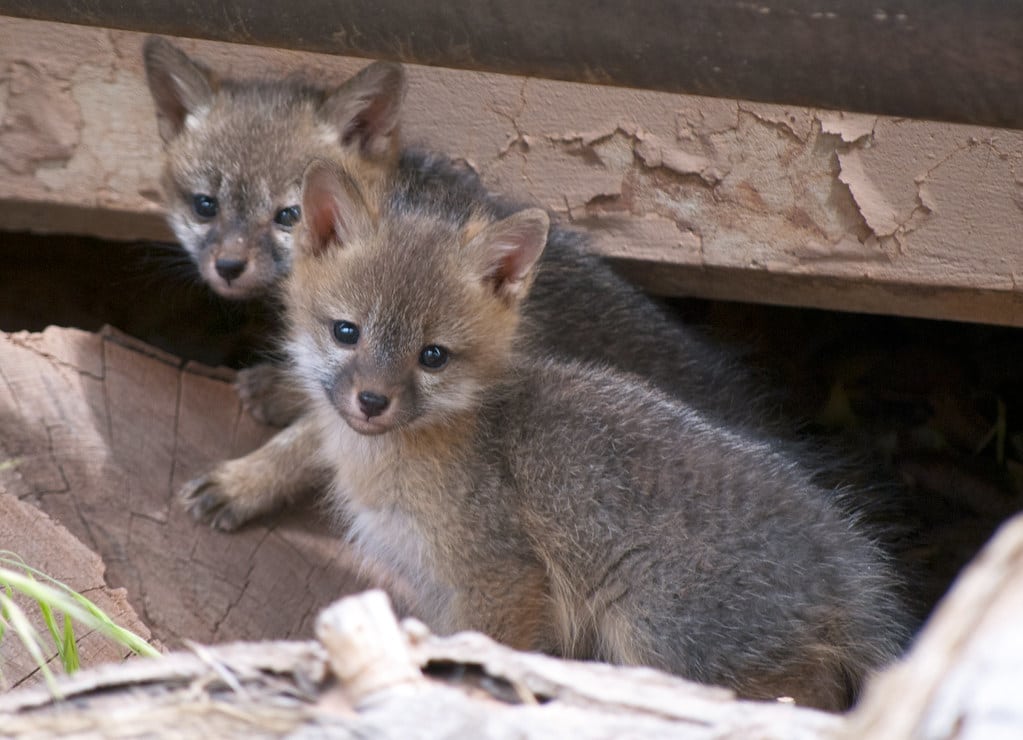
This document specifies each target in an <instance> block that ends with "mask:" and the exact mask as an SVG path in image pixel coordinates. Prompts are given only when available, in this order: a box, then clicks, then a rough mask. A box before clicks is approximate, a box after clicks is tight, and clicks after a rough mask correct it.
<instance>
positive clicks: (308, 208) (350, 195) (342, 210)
mask: <svg viewBox="0 0 1023 740" xmlns="http://www.w3.org/2000/svg"><path fill="white" fill-rule="evenodd" d="M370 221H371V217H370V214H369V210H368V208H367V206H366V202H365V201H364V200H363V198H362V194H361V193H360V192H359V189H358V188H357V187H356V185H355V183H354V182H352V179H351V178H350V177H348V175H346V174H345V173H344V171H342V170H341V169H339V168H338V167H337V166H336V165H335V164H333V163H332V162H329V161H327V160H324V159H315V160H313V161H312V162H311V163H310V164H309V166H308V167H306V170H305V175H304V176H303V177H302V224H303V233H302V236H301V237H300V238H299V239H298V240H297V241H296V249H298V250H299V251H300V252H302V253H304V254H306V255H309V256H313V257H315V256H318V255H320V254H322V253H323V252H324V251H326V250H327V249H328V248H330V247H331V246H332V245H338V244H340V245H342V246H343V245H344V244H346V243H348V242H350V241H351V240H352V239H353V238H354V237H355V236H356V235H358V234H360V233H362V231H363V230H364V229H366V228H367V227H368V225H369V223H370Z"/></svg>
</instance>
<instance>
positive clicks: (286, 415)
mask: <svg viewBox="0 0 1023 740" xmlns="http://www.w3.org/2000/svg"><path fill="white" fill-rule="evenodd" d="M234 387H235V390H236V391H237V393H238V398H239V399H241V402H242V407H243V408H244V409H245V410H246V411H248V412H249V414H251V415H252V418H254V419H255V420H256V421H258V422H260V423H261V424H267V425H269V426H275V427H285V426H288V425H289V424H291V423H292V422H293V421H295V419H296V418H298V415H299V413H300V408H301V396H299V395H298V392H297V391H296V390H295V389H294V388H293V387H292V383H290V382H289V381H288V378H287V376H286V374H285V373H284V371H283V370H282V369H281V368H280V367H278V366H277V365H274V364H272V363H264V364H262V365H253V366H252V367H247V368H243V369H242V370H239V371H238V374H237V376H236V377H235V381H234Z"/></svg>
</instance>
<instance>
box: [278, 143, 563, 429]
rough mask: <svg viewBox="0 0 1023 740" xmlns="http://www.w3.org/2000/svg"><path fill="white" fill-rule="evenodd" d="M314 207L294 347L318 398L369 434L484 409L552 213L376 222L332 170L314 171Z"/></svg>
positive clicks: (300, 259)
mask: <svg viewBox="0 0 1023 740" xmlns="http://www.w3.org/2000/svg"><path fill="white" fill-rule="evenodd" d="M302 208H303V212H304V214H305V215H304V218H303V224H302V228H301V230H300V233H299V234H298V236H297V241H296V249H295V252H296V255H295V265H294V271H293V274H292V276H291V278H290V279H289V281H288V284H287V291H286V300H287V304H288V310H289V316H290V325H291V342H290V348H291V351H292V354H293V357H294V359H295V362H296V365H297V367H298V372H299V375H300V377H301V378H302V380H303V382H304V383H305V385H306V389H307V391H308V392H309V394H310V395H311V397H313V398H320V399H325V401H326V402H327V403H330V404H331V405H332V406H333V407H334V408H335V409H336V410H337V412H338V413H339V414H340V415H341V417H342V418H343V419H344V420H345V422H347V423H348V425H349V426H350V427H351V428H352V429H354V430H355V431H357V432H360V433H362V434H367V435H372V434H381V433H384V432H387V431H390V430H392V429H396V428H397V429H413V428H423V427H425V426H428V425H432V424H438V423H443V422H444V421H445V420H447V419H451V418H453V417H457V416H460V415H461V414H463V413H465V412H467V411H472V410H473V409H475V408H476V407H477V406H478V405H479V404H480V402H481V401H482V400H483V398H484V397H485V396H486V395H487V392H488V391H491V392H492V391H493V386H494V384H495V383H497V382H500V381H501V379H502V378H503V376H504V373H505V371H506V368H507V366H508V363H509V361H510V360H511V359H512V353H513V352H514V345H515V332H516V326H517V324H518V318H519V303H520V302H521V300H522V299H523V298H524V297H525V294H526V292H527V291H528V289H529V285H530V283H531V281H532V276H533V272H534V266H535V264H536V260H537V259H538V258H539V256H540V253H541V252H542V250H543V247H544V244H545V243H546V241H547V231H548V228H549V220H548V217H547V214H546V213H545V212H544V211H542V210H540V209H530V210H526V211H521V212H519V213H516V214H514V215H512V216H509V217H508V218H505V219H504V220H501V221H494V220H493V219H491V218H488V217H486V216H484V215H482V214H480V215H478V216H474V217H473V218H470V219H469V220H468V221H467V222H462V223H455V222H453V221H452V220H451V219H450V218H445V217H444V216H443V215H441V214H433V213H428V212H412V211H409V210H407V209H403V208H397V207H394V206H393V205H392V206H390V207H388V206H387V205H384V206H383V207H381V208H379V209H372V208H369V207H367V205H366V202H365V199H364V197H363V195H362V194H361V193H360V191H359V189H358V187H357V186H356V185H355V183H354V182H353V181H352V180H351V179H350V178H349V177H347V176H346V175H345V174H344V173H343V171H341V170H339V169H338V168H337V167H336V166H334V165H333V164H329V163H326V162H315V163H313V164H312V165H310V167H309V170H308V171H307V173H306V176H305V181H304V186H303V193H302Z"/></svg>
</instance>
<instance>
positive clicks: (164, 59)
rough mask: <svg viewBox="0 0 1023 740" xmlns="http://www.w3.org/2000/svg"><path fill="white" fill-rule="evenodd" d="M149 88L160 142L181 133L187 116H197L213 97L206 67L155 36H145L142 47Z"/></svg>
mask: <svg viewBox="0 0 1023 740" xmlns="http://www.w3.org/2000/svg"><path fill="white" fill-rule="evenodd" d="M142 57H143V59H144V60H145V62H146V79H147V80H148V81H149V92H150V93H152V95H153V102H155V103H156V118H157V123H158V124H159V127H160V137H161V138H162V139H163V140H164V142H165V143H166V142H169V141H170V140H171V139H173V138H174V137H176V136H177V135H178V134H179V133H181V129H183V128H184V127H185V122H186V121H187V120H188V117H189V116H198V115H201V114H202V112H203V111H204V110H205V109H207V108H208V107H209V105H210V101H211V100H212V99H213V91H214V89H215V88H216V79H215V78H214V76H213V73H212V72H210V71H209V70H208V69H206V67H204V66H202V65H201V64H198V63H197V62H193V61H192V60H191V59H189V58H188V56H187V55H186V54H185V53H184V52H183V51H181V50H180V49H178V48H177V47H176V46H174V45H173V44H171V43H170V42H169V41H166V40H165V39H162V38H160V37H159V36H150V37H149V38H147V39H146V43H145V46H144V47H143V49H142Z"/></svg>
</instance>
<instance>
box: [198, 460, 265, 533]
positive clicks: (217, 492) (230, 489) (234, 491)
mask: <svg viewBox="0 0 1023 740" xmlns="http://www.w3.org/2000/svg"><path fill="white" fill-rule="evenodd" d="M229 466H230V463H224V464H222V465H220V466H218V467H217V468H216V469H214V470H213V471H212V472H209V473H206V474H205V475H200V476H199V477H198V478H193V479H192V480H190V481H188V483H186V484H185V485H183V486H182V487H181V490H180V491H178V496H179V497H180V498H181V500H182V502H183V503H184V505H185V508H186V509H187V510H188V512H189V513H190V514H191V515H192V516H193V517H195V519H196V520H198V521H200V522H207V523H208V524H209V525H210V526H211V527H213V528H214V529H219V530H221V531H223V532H230V531H232V530H235V529H238V527H240V526H241V525H242V524H244V523H245V522H247V521H248V520H250V519H252V518H253V517H255V516H256V515H257V514H259V513H260V512H259V511H253V510H252V508H253V507H252V503H251V502H247V501H246V500H245V492H246V489H244V488H238V487H237V485H236V484H232V480H233V479H232V477H231V475H230V473H229V472H228V471H226V470H225V469H228V470H229Z"/></svg>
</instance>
